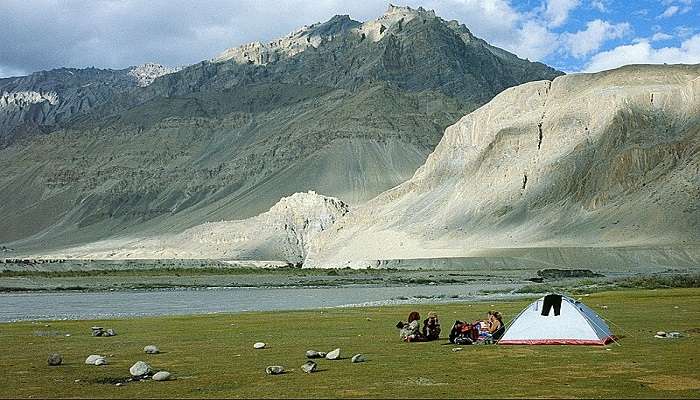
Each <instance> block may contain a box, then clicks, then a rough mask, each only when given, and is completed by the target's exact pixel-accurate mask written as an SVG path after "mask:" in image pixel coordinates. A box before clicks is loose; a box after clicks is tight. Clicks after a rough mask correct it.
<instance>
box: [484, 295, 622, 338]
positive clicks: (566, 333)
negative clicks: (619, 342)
mask: <svg viewBox="0 0 700 400" xmlns="http://www.w3.org/2000/svg"><path fill="white" fill-rule="evenodd" d="M613 340H615V338H614V336H613V334H612V332H611V331H610V328H609V327H608V325H607V324H606V323H605V321H603V319H602V318H600V317H599V316H598V314H596V313H595V312H594V311H593V310H592V309H591V308H589V307H588V306H586V305H585V304H583V303H581V302H580V301H578V300H575V299H572V298H571V297H567V296H562V295H559V294H550V295H547V296H544V297H542V298H540V299H538V300H536V301H534V302H533V303H532V304H530V305H529V306H528V307H527V308H526V309H524V310H523V311H522V312H521V313H520V314H519V315H518V316H517V317H515V319H514V320H513V321H511V323H510V326H509V327H508V329H507V330H506V332H505V333H504V334H503V337H502V338H501V340H499V341H498V344H583V345H605V344H607V343H609V342H611V341H613Z"/></svg>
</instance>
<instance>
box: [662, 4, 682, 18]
mask: <svg viewBox="0 0 700 400" xmlns="http://www.w3.org/2000/svg"><path fill="white" fill-rule="evenodd" d="M680 10H681V8H680V7H678V6H669V7H668V8H667V9H666V11H664V12H663V13H662V14H661V15H659V18H670V17H673V16H674V15H676V14H677V13H678V11H680Z"/></svg>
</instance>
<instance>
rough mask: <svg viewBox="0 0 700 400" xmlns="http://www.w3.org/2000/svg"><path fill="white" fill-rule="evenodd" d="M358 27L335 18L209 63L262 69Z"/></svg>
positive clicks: (343, 18)
mask: <svg viewBox="0 0 700 400" xmlns="http://www.w3.org/2000/svg"><path fill="white" fill-rule="evenodd" d="M359 25H360V22H358V21H354V20H352V19H351V18H350V16H349V15H335V16H333V17H332V18H331V19H329V20H328V21H326V22H317V23H315V24H313V25H304V26H303V27H301V28H299V29H297V30H295V31H293V32H291V33H289V34H288V35H287V36H285V37H283V38H280V39H276V40H273V41H271V42H268V43H262V42H253V43H248V44H244V45H242V46H239V47H233V48H230V49H227V50H225V51H224V52H223V53H221V54H219V55H218V56H217V57H215V58H214V59H213V60H212V61H214V62H223V61H228V60H233V61H235V62H237V63H239V64H258V65H264V64H268V63H274V62H275V61H278V60H280V59H284V58H289V57H292V56H294V55H296V54H299V53H301V52H302V51H304V50H306V49H308V48H309V47H314V48H315V47H318V46H319V45H320V44H321V42H323V40H331V39H333V37H335V36H336V35H338V34H340V33H342V32H345V31H347V30H349V29H352V28H355V27H357V26H359Z"/></svg>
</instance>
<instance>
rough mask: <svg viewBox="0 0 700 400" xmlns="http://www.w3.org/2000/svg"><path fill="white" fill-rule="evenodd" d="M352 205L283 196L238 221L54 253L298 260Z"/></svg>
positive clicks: (308, 195)
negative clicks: (254, 213)
mask: <svg viewBox="0 0 700 400" xmlns="http://www.w3.org/2000/svg"><path fill="white" fill-rule="evenodd" d="M349 210H350V206H348V205H347V204H346V203H344V202H343V201H341V200H338V199H336V198H333V197H327V196H322V195H319V194H317V193H315V192H313V191H309V192H307V193H295V194H293V195H291V196H289V197H285V198H282V199H281V200H280V201H279V202H278V203H277V204H275V205H274V206H272V208H270V210H269V211H267V212H265V213H262V214H260V215H258V216H256V217H252V218H248V219H245V220H238V221H221V222H208V223H204V224H202V225H198V226H195V227H193V228H190V229H187V230H186V231H184V232H182V233H180V234H177V235H168V236H165V235H164V236H159V237H155V238H144V239H140V238H137V239H132V240H128V241H109V240H108V241H102V242H97V243H94V244H90V245H87V246H82V247H78V248H73V249H67V250H65V251H64V252H62V253H61V254H59V255H56V256H57V257H68V258H72V257H82V256H88V255H89V257H99V258H226V259H231V260H285V261H287V262H290V263H300V262H301V261H302V260H303V259H304V257H306V252H307V246H308V243H310V242H311V240H312V238H313V237H314V236H315V235H317V234H319V233H320V232H322V231H324V230H326V229H328V228H330V227H331V226H332V225H333V224H334V223H335V221H336V220H337V219H338V218H340V217H341V216H343V215H345V214H346V213H347V212H348V211H349Z"/></svg>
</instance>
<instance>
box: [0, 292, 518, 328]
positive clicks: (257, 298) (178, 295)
mask: <svg viewBox="0 0 700 400" xmlns="http://www.w3.org/2000/svg"><path fill="white" fill-rule="evenodd" d="M482 289H484V285H483V284H472V285H466V284H465V285H461V284H460V285H415V286H390V287H386V286H346V287H320V288H301V287H293V288H209V289H178V290H133V291H107V292H47V293H36V292H34V293H6V294H0V322H10V321H22V320H62V319H109V318H125V317H140V316H157V315H187V314H208V313H234V312H244V311H273V310H302V309H314V308H324V307H342V306H361V305H367V306H370V305H385V304H401V303H438V302H447V301H467V300H471V299H473V300H476V299H483V298H493V297H494V295H489V296H486V295H483V294H480V291H481V290H482ZM489 289H495V288H494V287H492V286H491V287H489ZM501 296H503V297H509V296H508V295H503V294H502V295H495V297H501Z"/></svg>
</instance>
